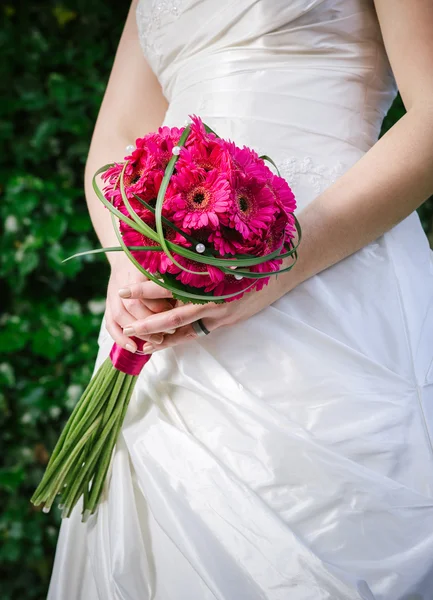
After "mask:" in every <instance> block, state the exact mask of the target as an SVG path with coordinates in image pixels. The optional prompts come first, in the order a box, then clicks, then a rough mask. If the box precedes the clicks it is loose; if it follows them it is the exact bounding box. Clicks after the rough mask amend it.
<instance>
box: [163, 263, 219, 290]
mask: <svg viewBox="0 0 433 600" xmlns="http://www.w3.org/2000/svg"><path fill="white" fill-rule="evenodd" d="M175 258H176V260H177V261H178V263H179V264H180V265H182V266H183V267H185V268H186V269H188V270H189V271H195V272H196V273H197V272H198V273H203V275H198V274H195V273H189V272H188V271H184V270H183V269H181V270H179V269H177V273H178V274H177V276H176V279H178V280H179V281H181V282H182V283H183V284H184V285H189V286H191V287H195V288H204V289H205V291H206V292H210V291H212V290H213V289H214V288H215V286H216V285H218V283H220V282H221V281H222V280H223V279H224V273H223V272H222V271H220V269H217V268H216V267H214V266H212V265H205V264H203V263H199V262H196V261H192V260H189V259H188V258H185V257H183V256H179V255H175ZM173 268H177V267H176V265H174V264H172V266H171V267H169V269H168V270H169V272H172V270H173Z"/></svg>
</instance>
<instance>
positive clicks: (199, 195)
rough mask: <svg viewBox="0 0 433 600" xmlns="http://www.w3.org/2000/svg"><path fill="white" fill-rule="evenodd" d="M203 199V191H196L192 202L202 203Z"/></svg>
mask: <svg viewBox="0 0 433 600" xmlns="http://www.w3.org/2000/svg"><path fill="white" fill-rule="evenodd" d="M203 201H204V194H203V192H197V194H194V198H193V202H195V203H196V204H203Z"/></svg>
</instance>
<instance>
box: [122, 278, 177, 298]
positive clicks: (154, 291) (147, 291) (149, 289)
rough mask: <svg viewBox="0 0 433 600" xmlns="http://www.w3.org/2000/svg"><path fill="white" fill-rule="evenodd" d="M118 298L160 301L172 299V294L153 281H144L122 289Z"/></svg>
mask: <svg viewBox="0 0 433 600" xmlns="http://www.w3.org/2000/svg"><path fill="white" fill-rule="evenodd" d="M119 296H120V297H121V298H138V299H143V300H147V299H156V300H158V299H161V298H172V297H173V294H172V293H171V292H170V291H169V290H166V289H165V288H163V287H161V286H160V285H158V284H156V283H154V282H153V281H144V282H143V283H133V284H132V285H130V286H128V287H124V288H122V289H120V290H119Z"/></svg>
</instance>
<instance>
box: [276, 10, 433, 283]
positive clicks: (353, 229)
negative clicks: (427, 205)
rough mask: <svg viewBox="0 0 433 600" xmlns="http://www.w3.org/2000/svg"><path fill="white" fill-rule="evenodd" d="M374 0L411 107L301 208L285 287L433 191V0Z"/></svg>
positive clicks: (384, 227) (370, 236)
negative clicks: (298, 246) (297, 247)
mask: <svg viewBox="0 0 433 600" xmlns="http://www.w3.org/2000/svg"><path fill="white" fill-rule="evenodd" d="M375 4H376V10H377V14H378V17H379V22H380V25H381V29H382V33H383V38H384V41H385V46H386V49H387V52H388V56H389V59H390V62H391V66H392V69H393V72H394V75H395V77H396V81H397V85H398V88H399V90H400V94H401V96H402V99H403V102H404V104H405V107H406V109H407V113H406V115H405V116H404V117H403V118H402V119H400V121H398V122H397V123H396V124H395V125H394V127H392V128H391V129H390V130H389V131H388V132H387V133H386V135H384V136H383V138H381V139H380V140H379V141H378V142H377V143H376V144H375V145H374V146H373V147H372V148H371V149H370V150H369V151H368V152H367V153H366V154H365V156H364V157H363V158H362V159H361V160H360V161H359V162H357V163H356V164H355V165H354V166H353V167H352V168H351V169H350V170H349V171H348V172H347V173H346V174H345V175H343V176H342V177H341V178H340V179H339V180H338V181H337V182H336V183H335V184H334V185H332V186H331V187H330V188H329V189H328V190H327V191H325V192H324V193H323V194H322V195H320V196H319V197H318V198H316V199H315V200H314V201H313V202H312V203H311V204H309V205H308V206H307V207H306V208H305V210H304V211H303V212H302V213H301V214H300V222H301V224H302V229H303V233H304V238H303V241H302V251H301V252H300V253H299V261H298V264H297V265H296V268H295V269H293V271H292V272H290V273H289V274H288V276H287V277H286V283H287V286H288V288H287V289H292V288H293V287H295V286H296V285H298V284H299V283H301V282H302V281H304V280H305V279H308V278H309V277H311V276H312V275H315V274H316V273H319V272H320V271H322V270H323V269H326V268H327V267H330V266H331V265H333V264H335V263H336V262H338V261H340V260H342V259H343V258H345V257H347V256H349V255H350V254H353V253H354V252H356V251H357V250H359V249H360V248H362V247H364V246H366V245H367V244H369V243H370V242H372V241H373V240H375V239H376V238H378V237H379V236H380V235H382V234H383V233H384V232H386V231H388V230H389V229H391V228H392V227H393V226H394V225H396V224H397V223H399V222H400V221H401V220H403V219H404V218H405V217H407V216H408V215H409V214H410V213H412V212H413V211H414V210H416V209H417V208H418V207H419V206H420V205H421V204H422V203H423V202H424V201H425V200H426V199H427V198H428V197H429V196H430V195H431V194H432V193H433V36H432V32H433V2H432V0H414V1H410V0H375ZM329 240H332V244H329Z"/></svg>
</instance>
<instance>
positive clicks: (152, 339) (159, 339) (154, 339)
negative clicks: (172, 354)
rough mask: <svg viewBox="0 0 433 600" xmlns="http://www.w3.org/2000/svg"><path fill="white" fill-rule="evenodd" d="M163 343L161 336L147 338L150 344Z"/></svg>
mask: <svg viewBox="0 0 433 600" xmlns="http://www.w3.org/2000/svg"><path fill="white" fill-rule="evenodd" d="M163 341H164V336H163V335H151V336H150V338H149V342H152V344H162V342H163Z"/></svg>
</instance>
